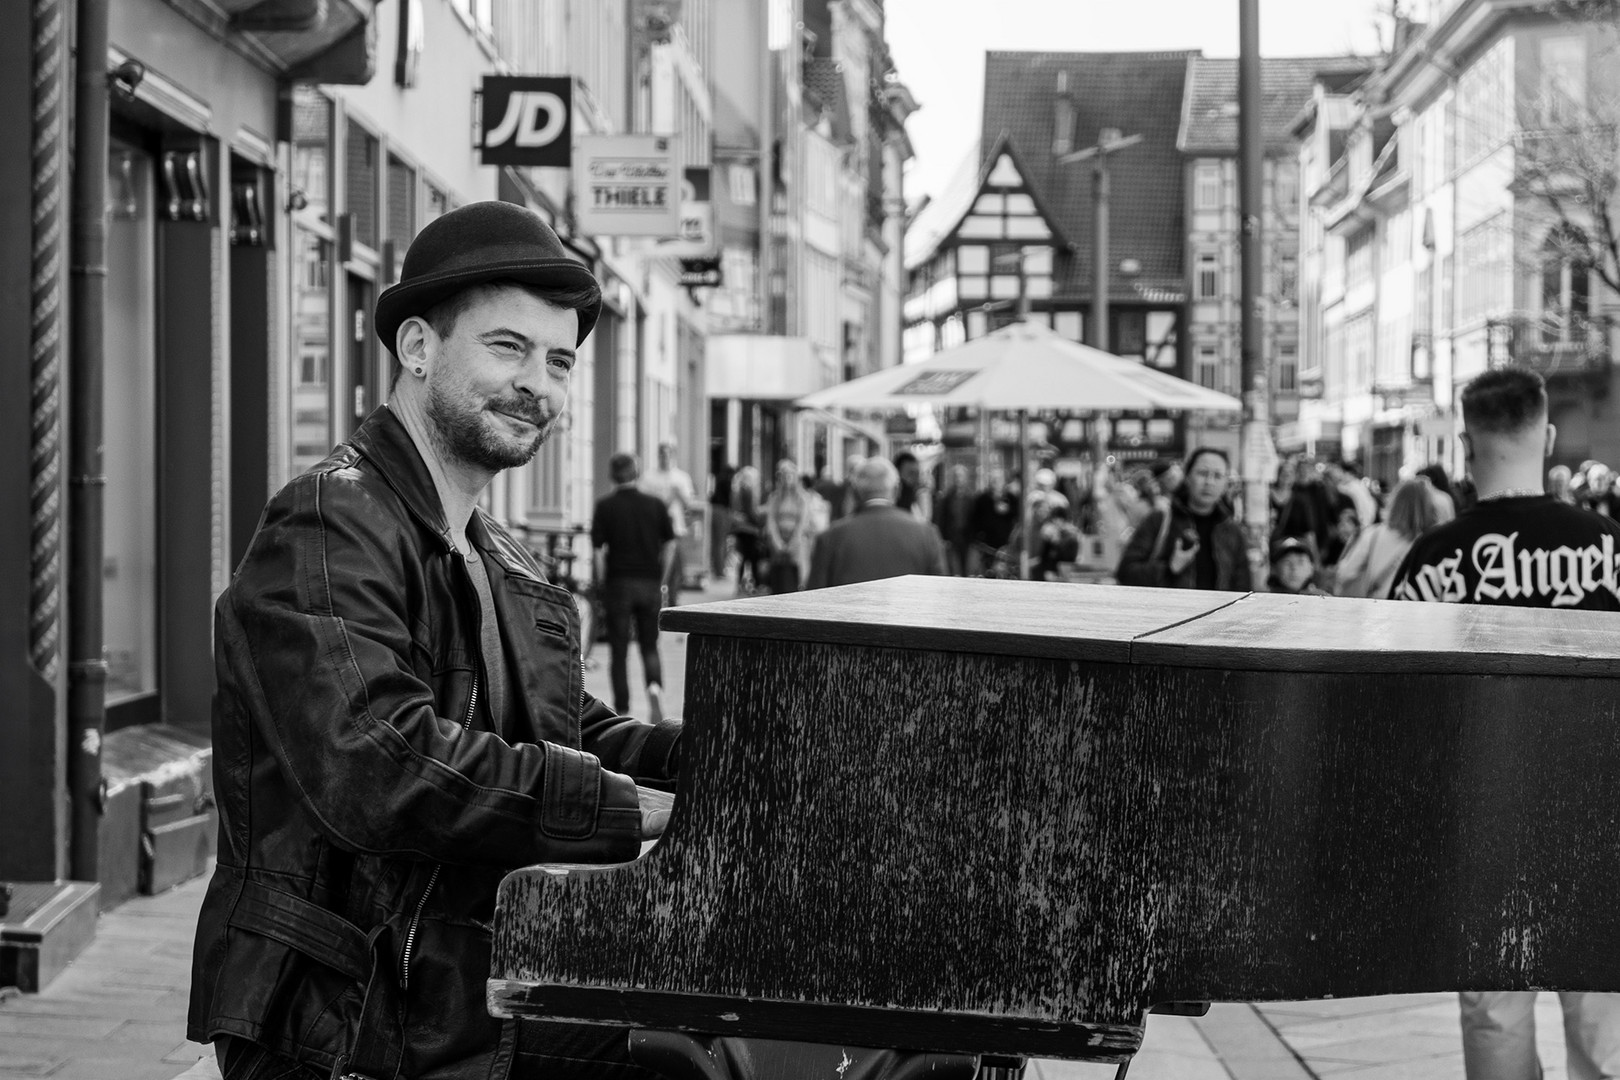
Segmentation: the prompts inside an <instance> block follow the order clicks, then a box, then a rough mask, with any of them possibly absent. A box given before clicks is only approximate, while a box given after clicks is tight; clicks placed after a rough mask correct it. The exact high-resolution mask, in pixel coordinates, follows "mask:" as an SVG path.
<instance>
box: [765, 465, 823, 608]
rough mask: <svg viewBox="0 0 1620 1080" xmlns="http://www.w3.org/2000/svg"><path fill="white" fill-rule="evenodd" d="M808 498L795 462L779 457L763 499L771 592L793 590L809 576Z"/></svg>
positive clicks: (811, 539) (812, 539)
mask: <svg viewBox="0 0 1620 1080" xmlns="http://www.w3.org/2000/svg"><path fill="white" fill-rule="evenodd" d="M811 511H812V507H811V505H810V500H809V499H808V498H807V497H806V495H805V491H804V488H803V487H802V486H800V484H799V466H798V463H796V462H795V461H794V460H793V459H792V458H783V459H782V460H781V462H780V463H778V465H777V466H776V485H775V486H774V487H773V488H771V496H770V498H769V499H767V500H766V501H765V539H766V540H767V542H768V545H769V548H770V555H769V558H770V564H771V569H770V585H771V592H773V593H784V592H797V591H798V589H799V586H800V584H801V583H802V582H803V581H804V579H805V578H807V577H809V576H810V547H811V545H812V544H813V543H815V522H814V520H813V518H814V515H813V514H812V512H811Z"/></svg>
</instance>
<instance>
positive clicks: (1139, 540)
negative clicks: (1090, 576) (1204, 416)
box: [1115, 447, 1253, 592]
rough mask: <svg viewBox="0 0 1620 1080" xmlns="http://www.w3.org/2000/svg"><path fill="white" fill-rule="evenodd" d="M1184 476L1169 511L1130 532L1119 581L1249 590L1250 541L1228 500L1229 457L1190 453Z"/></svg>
mask: <svg viewBox="0 0 1620 1080" xmlns="http://www.w3.org/2000/svg"><path fill="white" fill-rule="evenodd" d="M1184 473H1185V476H1186V479H1185V480H1183V481H1182V484H1181V487H1180V489H1179V490H1177V491H1176V493H1175V494H1174V495H1172V496H1171V498H1170V505H1169V507H1168V508H1166V509H1156V510H1154V511H1153V512H1152V513H1151V514H1149V515H1148V516H1147V517H1146V518H1144V519H1143V520H1142V524H1140V525H1138V526H1137V528H1136V531H1135V532H1133V533H1132V534H1131V539H1130V542H1129V543H1128V544H1126V545H1125V551H1124V552H1123V553H1122V554H1121V555H1120V557H1119V569H1118V570H1117V571H1116V573H1115V577H1116V578H1117V579H1118V580H1119V583H1120V584H1121V585H1151V586H1159V587H1163V588H1172V589H1222V590H1232V591H1236V592H1248V591H1249V590H1250V589H1251V588H1252V587H1253V584H1252V582H1253V577H1252V574H1251V573H1250V570H1249V550H1248V543H1247V541H1246V540H1245V539H1244V537H1243V527H1242V526H1241V525H1239V524H1238V522H1237V520H1236V519H1235V518H1233V516H1232V511H1231V508H1230V506H1229V505H1228V504H1227V501H1226V489H1227V485H1228V483H1229V482H1230V479H1231V466H1230V464H1229V463H1228V461H1227V458H1226V454H1225V453H1224V452H1223V451H1220V450H1216V449H1214V448H1212V447H1200V448H1199V449H1197V450H1194V451H1193V452H1192V453H1191V454H1188V455H1187V465H1186V468H1185V470H1184Z"/></svg>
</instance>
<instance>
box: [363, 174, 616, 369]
mask: <svg viewBox="0 0 1620 1080" xmlns="http://www.w3.org/2000/svg"><path fill="white" fill-rule="evenodd" d="M490 281H516V282H520V283H522V284H524V285H536V286H540V287H542V288H544V287H548V286H549V287H552V288H560V289H590V290H592V291H593V293H594V298H593V299H592V301H591V302H590V303H589V304H588V305H587V306H585V307H582V308H578V309H576V310H577V311H578V312H579V341H580V342H583V341H584V340H585V336H586V335H587V334H589V333H590V332H591V328H592V327H594V326H595V325H596V318H597V316H598V315H600V314H601V312H602V293H601V288H600V286H599V285H598V284H597V281H596V275H594V274H592V273H591V271H590V268H589V267H587V266H586V265H585V264H583V263H581V262H579V261H578V260H577V259H571V258H569V257H568V252H567V251H566V250H564V248H563V246H562V241H561V240H559V239H557V234H556V233H555V232H554V231H553V230H552V228H551V226H549V225H547V224H546V223H545V222H544V221H542V220H541V219H540V216H539V215H538V214H535V213H533V212H532V211H530V210H527V209H525V208H524V207H521V206H518V205H517V204H515V203H509V202H495V201H489V202H475V203H468V204H467V205H466V206H460V207H457V208H456V209H454V210H452V211H450V212H449V213H448V214H444V215H442V216H440V217H437V218H435V219H434V220H433V221H431V222H429V223H428V225H427V226H426V227H425V228H424V229H423V230H422V231H421V232H419V233H417V234H416V239H415V240H412V241H411V246H410V250H408V251H406V252H405V263H404V265H403V266H402V267H401V269H400V275H399V281H398V282H397V283H396V284H394V285H391V286H389V287H388V288H387V289H384V290H383V294H382V295H381V296H379V297H377V318H376V323H377V336H378V337H379V338H381V339H382V343H383V344H384V345H386V346H387V347H388V348H389V350H390V351H392V350H393V349H394V347H395V346H394V342H395V341H396V340H397V339H398V336H399V326H400V324H401V323H403V322H404V321H405V320H406V319H408V318H410V317H411V316H413V315H426V314H427V313H428V311H429V310H430V309H431V308H432V307H433V306H434V305H435V304H438V303H440V302H442V301H444V300H448V299H449V298H450V297H452V296H454V295H455V294H456V293H458V292H461V291H462V290H463V289H468V288H471V287H472V286H474V285H481V284H484V283H485V282H490ZM578 343H579V342H576V343H575V344H578Z"/></svg>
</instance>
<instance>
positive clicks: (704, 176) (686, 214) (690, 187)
mask: <svg viewBox="0 0 1620 1080" xmlns="http://www.w3.org/2000/svg"><path fill="white" fill-rule="evenodd" d="M710 182H711V180H710V170H709V167H708V166H707V165H704V166H701V167H694V166H687V167H686V168H685V169H682V170H681V201H680V225H679V230H680V231H679V233H678V234H677V235H676V236H675V238H674V239H672V240H665V241H663V242H662V243H660V244H659V245H658V254H660V255H674V256H677V257H679V258H681V259H700V260H709V259H712V258H713V256H714V255H715V254H716V253H717V252H718V250H719V246H718V244H717V242H716V239H715V230H714V198H713V196H712V195H711V194H710V192H711V188H710Z"/></svg>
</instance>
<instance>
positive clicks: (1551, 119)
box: [1536, 36, 1586, 127]
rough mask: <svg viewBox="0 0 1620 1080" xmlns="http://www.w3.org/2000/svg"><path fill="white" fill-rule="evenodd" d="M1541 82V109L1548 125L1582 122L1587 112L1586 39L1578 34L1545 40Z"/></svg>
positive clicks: (1542, 47)
mask: <svg viewBox="0 0 1620 1080" xmlns="http://www.w3.org/2000/svg"><path fill="white" fill-rule="evenodd" d="M1540 52H1541V82H1540V85H1539V87H1538V90H1539V93H1538V94H1537V100H1536V105H1537V110H1538V112H1539V113H1540V117H1541V123H1542V125H1543V126H1545V127H1568V126H1571V125H1576V124H1580V123H1582V122H1583V121H1582V118H1583V114H1584V113H1585V111H1586V40H1585V39H1584V38H1581V37H1577V36H1570V37H1548V38H1542V39H1541V48H1540Z"/></svg>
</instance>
